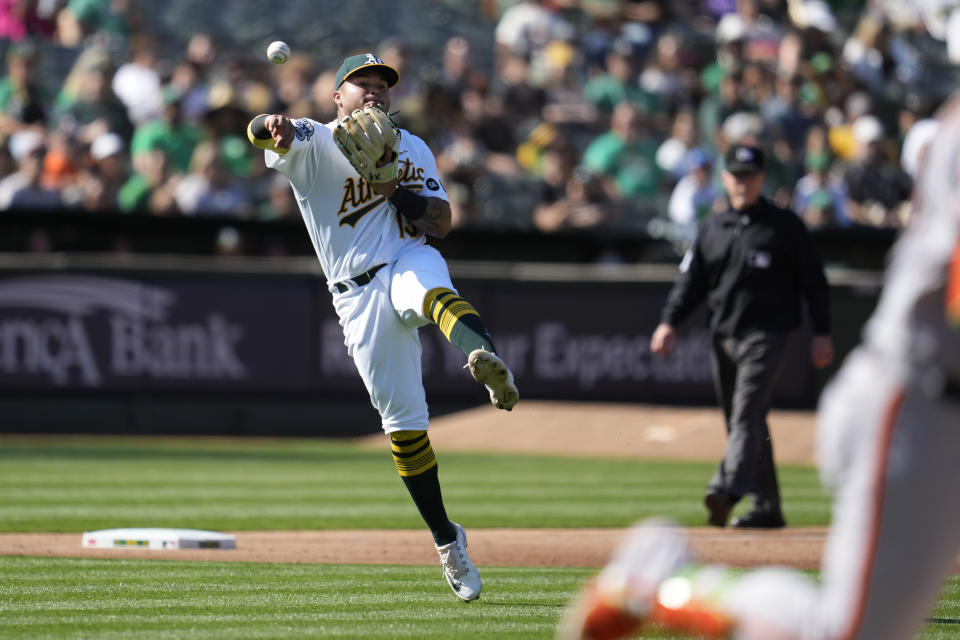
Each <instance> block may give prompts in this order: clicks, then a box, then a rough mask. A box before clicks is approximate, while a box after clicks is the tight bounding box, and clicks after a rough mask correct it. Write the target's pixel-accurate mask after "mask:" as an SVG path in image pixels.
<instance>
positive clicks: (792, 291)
mask: <svg viewBox="0 0 960 640" xmlns="http://www.w3.org/2000/svg"><path fill="white" fill-rule="evenodd" d="M802 297H806V299H807V303H808V305H809V309H810V315H811V316H812V319H813V332H814V334H828V333H829V332H830V314H829V299H828V291H827V279H826V276H825V275H824V273H823V264H822V263H821V262H820V258H819V256H818V255H817V251H816V248H815V247H814V246H813V242H812V241H811V239H810V234H809V233H808V232H807V229H806V227H805V226H804V224H803V222H802V221H801V220H800V218H799V217H798V216H797V215H796V214H795V213H793V212H792V211H789V210H787V209H781V208H780V207H778V206H776V205H774V204H773V203H772V202H770V201H769V200H767V199H766V198H764V197H763V196H761V197H760V199H759V200H757V202H755V203H754V204H753V205H751V206H750V207H747V208H746V209H743V210H741V211H737V210H734V209H728V210H727V211H724V212H722V213H716V214H713V215H711V216H710V217H708V218H707V219H706V220H704V222H703V223H702V224H701V226H700V229H699V231H698V232H697V239H696V241H695V242H694V244H693V247H691V249H690V251H689V253H687V255H686V256H685V257H684V260H683V264H682V265H681V274H680V277H679V278H678V279H677V281H676V283H675V284H674V286H673V289H672V290H671V291H670V295H669V296H668V297H667V303H666V305H665V306H664V309H663V314H662V316H661V321H662V322H664V323H666V324H669V325H671V326H674V327H676V326H677V325H678V324H679V323H681V322H683V321H684V320H685V319H686V318H687V317H688V316H689V315H690V314H691V313H692V312H693V311H694V309H695V308H696V307H697V305H698V304H699V303H700V302H701V301H703V300H706V303H707V308H708V309H709V310H710V328H711V329H712V330H713V332H714V333H715V334H717V335H721V336H732V337H739V336H742V335H744V334H745V333H746V332H748V331H751V330H758V329H759V330H766V331H787V330H790V329H794V328H796V327H798V326H799V325H800V324H801V312H802V311H801V310H802V303H801V298H802Z"/></svg>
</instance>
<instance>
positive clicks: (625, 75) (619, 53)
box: [583, 38, 661, 115]
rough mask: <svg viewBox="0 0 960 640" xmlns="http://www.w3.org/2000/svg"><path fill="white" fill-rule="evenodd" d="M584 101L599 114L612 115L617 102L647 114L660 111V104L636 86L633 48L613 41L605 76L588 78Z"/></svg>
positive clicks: (627, 43)
mask: <svg viewBox="0 0 960 640" xmlns="http://www.w3.org/2000/svg"><path fill="white" fill-rule="evenodd" d="M583 92H584V95H585V96H586V98H587V100H588V101H589V102H590V103H591V104H593V105H594V106H595V107H597V109H599V110H600V112H601V113H603V114H608V115H609V114H611V113H613V110H614V108H615V107H616V106H617V105H618V104H620V103H621V102H630V103H632V104H634V105H636V106H638V107H640V108H641V109H643V110H644V111H646V112H647V113H656V112H657V111H659V110H660V107H661V105H660V101H659V99H658V98H657V97H656V96H655V95H654V94H652V93H649V92H647V91H645V90H644V89H642V88H641V87H640V84H639V69H638V65H637V60H636V56H635V55H634V52H633V45H631V44H630V42H628V41H627V40H625V39H622V38H621V39H617V40H615V41H614V42H613V44H612V45H611V46H610V50H609V51H608V52H607V57H606V73H603V74H600V75H598V76H595V77H594V78H592V79H591V80H590V81H589V82H587V85H586V86H585V87H584V89H583Z"/></svg>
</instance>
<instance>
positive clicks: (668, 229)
mask: <svg viewBox="0 0 960 640" xmlns="http://www.w3.org/2000/svg"><path fill="white" fill-rule="evenodd" d="M278 1H279V2H280V4H282V0H278ZM145 2H146V0H139V1H138V0H0V38H3V39H4V40H5V42H6V45H7V46H6V48H5V61H4V64H5V68H6V72H5V76H4V77H3V78H2V79H0V143H2V144H0V209H11V208H15V209H28V208H37V209H44V210H50V209H58V208H63V209H69V210H76V211H81V212H82V211H121V212H127V213H129V214H131V215H157V216H164V215H177V216H223V217H225V218H228V217H234V218H246V219H262V220H273V219H282V218H291V219H293V218H296V217H297V216H298V215H299V214H298V210H297V207H296V203H295V201H294V199H293V195H292V192H291V190H290V188H289V186H288V185H287V183H286V181H285V180H284V179H283V178H282V177H281V176H279V175H277V174H274V173H272V172H269V171H267V170H265V168H264V166H263V161H262V158H261V157H260V154H259V153H258V152H254V150H253V149H252V148H251V147H250V146H249V145H248V143H247V141H246V139H245V126H246V123H247V121H248V120H249V119H250V118H251V117H252V116H253V115H256V114H258V113H281V112H282V113H285V114H287V115H291V116H293V117H300V116H309V117H312V118H314V119H316V120H320V121H323V122H326V121H328V120H330V119H332V118H333V117H334V113H335V112H334V105H333V102H332V99H331V94H332V92H333V76H334V71H335V69H336V67H337V66H338V65H339V63H340V61H341V59H342V57H343V56H345V55H348V54H352V53H356V52H362V51H368V50H374V51H376V52H377V53H378V55H380V56H381V57H382V58H383V59H384V61H385V62H387V63H388V64H390V65H392V66H394V67H396V68H397V69H399V70H400V72H401V80H400V83H399V84H398V85H397V86H396V87H395V88H394V89H393V91H392V100H393V106H392V108H393V110H394V111H398V112H399V113H398V114H397V116H396V117H397V119H398V120H399V122H400V124H401V125H402V126H404V127H405V128H407V129H409V130H411V131H413V132H414V133H416V134H417V135H419V136H421V137H422V138H424V140H426V142H427V143H428V144H429V145H430V147H431V148H432V149H433V151H434V153H435V155H436V157H437V160H438V164H439V167H440V170H441V173H442V175H443V176H445V186H446V187H447V190H448V192H449V196H450V199H451V203H452V205H453V210H454V216H455V224H456V225H457V226H462V227H473V228H486V229H505V230H508V229H517V228H521V229H538V230H540V231H542V232H545V233H546V232H554V231H558V230H568V229H591V230H606V231H614V232H624V233H626V232H637V233H648V234H652V235H655V236H660V237H667V238H669V239H672V240H675V241H676V242H678V243H683V242H686V241H687V240H689V238H690V237H691V234H692V233H693V230H694V229H695V227H696V224H697V222H698V220H700V219H702V217H703V216H705V215H707V214H708V213H709V212H710V211H712V210H714V209H716V208H717V207H720V206H723V203H724V196H723V191H722V188H721V187H720V186H719V174H720V172H721V171H722V156H723V152H724V150H725V149H726V148H727V147H728V146H729V145H730V144H733V143H737V142H749V143H753V144H757V145H760V146H762V147H763V148H765V149H766V151H767V156H768V158H769V161H768V168H767V181H766V189H767V192H768V195H769V196H770V197H772V198H773V199H774V200H775V201H776V202H778V203H779V204H781V205H790V206H792V207H793V208H794V210H795V211H796V212H797V214H798V215H800V216H801V217H802V218H803V219H804V221H805V222H806V223H807V224H808V225H809V226H810V227H812V228H818V227H825V226H834V227H850V226H857V225H860V226H869V227H885V228H899V227H901V226H902V225H903V224H904V223H905V222H906V219H907V216H908V215H909V214H908V210H909V209H908V207H906V206H905V204H906V202H907V201H908V199H909V193H910V187H911V173H912V171H913V169H914V167H915V165H916V162H917V158H918V155H919V153H920V150H921V149H922V147H923V145H924V143H925V141H926V140H927V139H929V135H931V133H932V129H931V128H930V127H931V124H930V121H929V118H930V116H931V114H932V113H933V112H934V111H935V110H936V108H937V107H938V106H939V105H940V103H941V102H942V101H943V99H944V98H945V97H946V96H947V95H949V93H950V92H951V91H952V89H953V87H954V86H955V81H956V78H957V75H956V74H955V70H954V67H953V65H952V63H951V60H950V53H949V51H948V49H949V47H948V46H945V45H944V43H942V42H939V41H938V40H936V39H935V38H934V37H933V36H931V33H933V34H934V35H937V36H940V37H947V35H948V34H944V33H942V30H941V32H940V33H938V28H936V27H935V26H931V24H930V22H931V20H932V19H933V18H931V15H928V13H927V12H925V11H924V10H923V9H922V8H917V6H916V3H912V2H896V1H892V0H891V1H880V0H704V1H693V0H671V1H670V2H667V1H666V0H634V1H630V0H520V1H513V2H511V1H509V0H499V1H498V0H483V1H479V2H472V1H468V0H461V1H459V2H458V1H455V0H446V1H445V2H443V1H440V0H433V1H430V0H421V1H420V2H418V3H416V4H419V5H421V6H422V10H423V11H424V12H429V11H431V10H432V7H433V6H435V5H444V6H446V7H447V8H450V7H455V8H456V10H457V11H458V12H459V15H461V16H462V18H463V19H464V20H470V21H472V24H474V25H476V24H478V23H479V24H482V25H484V26H486V27H488V28H486V29H481V30H480V32H482V33H487V34H488V36H489V37H488V39H486V40H478V39H477V38H476V37H474V38H472V39H468V38H466V37H464V36H462V35H456V33H457V31H456V25H453V31H452V32H451V33H450V35H445V36H444V38H443V39H436V38H434V39H431V38H430V36H429V35H426V37H424V34H419V35H418V34H411V33H409V32H403V33H383V34H382V36H383V37H382V39H381V40H380V41H377V42H355V43H354V45H355V48H354V49H351V50H347V49H345V50H343V51H342V52H341V56H340V57H336V58H329V59H326V58H325V59H317V58H316V57H315V56H313V55H311V52H310V51H309V50H303V49H302V48H300V47H298V43H297V42H296V41H291V42H290V44H291V45H292V47H293V50H294V55H293V57H292V58H291V60H290V61H289V62H288V63H286V64H285V65H282V66H277V65H271V64H270V63H269V62H267V61H266V59H265V57H264V53H263V49H264V47H265V45H266V41H264V42H259V43H256V46H250V47H245V48H243V50H224V47H223V43H222V42H221V40H219V39H218V38H217V37H216V34H215V33H213V32H197V33H190V34H183V42H182V45H181V44H177V46H176V48H175V51H176V54H175V55H170V54H169V51H170V44H171V43H170V42H169V41H167V40H165V39H164V38H165V37H166V36H165V34H160V33H157V32H155V31H153V30H152V29H151V23H150V21H149V20H147V19H145V16H144V11H143V9H144V7H143V6H142V5H143V3H145ZM161 4H162V3H161ZM322 4H323V3H318V5H317V6H318V9H317V11H318V12H321V13H322V11H321V7H320V5H322ZM937 4H939V5H943V7H946V8H947V9H949V8H950V6H949V5H951V3H949V2H940V3H937ZM943 7H941V13H942V12H943V11H944V10H945V9H943ZM273 15H278V14H277V13H276V12H274V14H273ZM957 15H958V16H960V14H957ZM940 26H942V25H940ZM473 33H476V30H474V31H473ZM415 43H420V44H415ZM424 43H426V44H424ZM948 44H949V43H948ZM53 52H56V53H57V56H58V59H60V60H63V58H64V52H67V53H68V54H69V59H70V64H69V68H68V69H66V73H65V74H64V77H62V78H61V77H58V76H57V75H56V74H49V73H45V72H44V71H43V69H44V62H45V57H46V56H50V55H52V54H53ZM481 52H482V53H484V54H485V55H479V54H480V53H481ZM481 60H484V61H489V62H488V63H485V62H481Z"/></svg>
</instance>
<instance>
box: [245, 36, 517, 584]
mask: <svg viewBox="0 0 960 640" xmlns="http://www.w3.org/2000/svg"><path fill="white" fill-rule="evenodd" d="M398 79H399V74H398V73H397V71H396V70H395V69H393V68H392V67H390V66H388V65H385V64H384V63H383V61H381V60H380V59H379V58H377V57H376V56H374V55H373V54H370V53H368V54H361V55H356V56H350V57H348V58H346V59H345V60H344V61H343V64H342V65H341V66H340V69H339V71H338V72H337V76H336V83H335V84H336V90H335V91H334V93H333V100H334V102H335V103H336V105H337V120H334V121H332V122H328V123H326V124H322V123H319V122H316V121H314V120H311V119H309V118H299V119H290V118H287V117H285V116H281V115H261V116H257V118H255V119H254V120H253V121H252V122H251V123H250V126H249V127H248V131H247V133H248V137H249V138H250V141H251V142H252V143H253V144H254V145H255V146H257V147H259V148H263V149H265V150H266V151H265V154H264V155H265V161H266V164H267V166H268V167H270V168H272V169H275V170H276V171H279V172H280V173H282V174H283V175H285V176H286V177H287V178H288V179H289V180H290V184H291V186H292V187H293V191H294V194H295V195H296V198H297V202H298V204H299V206H300V211H301V213H302V214H303V220H304V223H305V224H306V227H307V231H308V233H309V234H310V239H311V241H312V242H313V246H314V249H315V250H316V253H317V257H318V258H319V259H320V264H321V266H322V267H323V272H324V274H325V275H326V278H327V284H328V287H329V290H330V293H331V295H332V296H333V304H334V307H335V309H336V312H337V315H338V316H339V318H340V324H341V326H342V327H343V333H344V337H345V344H346V346H347V351H348V352H349V354H350V356H351V357H352V358H353V360H354V362H355V363H356V367H357V370H358V371H359V372H360V377H361V378H362V379H363V383H364V385H365V386H366V388H367V391H368V392H369V394H370V399H371V402H372V404H373V406H374V407H375V408H376V409H377V411H379V413H380V416H381V419H382V424H383V430H384V432H386V433H387V434H388V435H389V436H390V439H391V446H392V450H393V455H394V461H395V463H396V466H397V470H398V472H399V474H400V476H401V477H402V479H403V481H404V484H405V485H406V486H407V489H408V490H409V492H410V495H411V496H412V498H413V500H414V502H415V503H416V505H417V508H418V509H419V511H420V513H421V515H422V516H423V518H424V521H425V522H426V523H427V526H428V527H429V528H430V531H431V533H432V534H433V537H434V542H435V544H436V546H437V550H438V551H439V553H440V558H441V564H442V565H443V571H444V575H445V576H446V578H447V581H448V583H449V584H450V586H451V588H452V589H453V590H454V593H455V594H456V595H457V596H458V597H459V598H461V599H462V600H466V601H469V600H474V599H476V598H477V597H479V595H480V589H481V580H480V574H479V572H478V571H477V569H476V567H474V565H473V563H472V562H471V561H470V558H469V556H468V555H467V553H466V546H467V541H466V535H465V533H464V531H463V528H462V527H461V526H460V525H458V524H456V523H454V522H451V521H450V520H449V519H448V518H447V514H446V511H445V508H444V504H443V499H442V496H441V491H440V484H439V480H438V476H437V462H436V458H435V456H434V453H433V449H432V448H431V446H430V440H429V438H428V436H427V429H428V428H429V415H428V412H427V402H426V395H425V392H424V387H423V379H422V372H421V346H420V338H419V334H418V329H419V327H421V326H423V325H426V324H429V323H434V324H436V325H437V326H438V327H439V328H440V330H441V331H442V332H443V334H444V336H446V337H447V339H448V340H450V342H451V343H452V344H454V345H456V346H457V347H459V348H460V349H461V350H463V352H464V354H465V355H466V356H467V362H468V365H467V366H469V369H470V372H471V373H472V374H473V376H474V378H476V379H477V380H478V381H479V382H481V383H483V384H485V385H486V386H487V388H488V390H489V393H490V399H491V402H492V403H493V404H494V406H496V407H497V408H499V409H505V410H508V411H509V410H510V409H512V408H513V407H514V405H515V404H516V403H517V400H518V397H519V396H518V393H517V388H516V386H515V384H514V382H513V375H512V373H511V372H510V370H509V369H508V368H507V367H506V365H505V364H504V363H503V362H502V361H501V360H500V358H499V357H498V356H497V355H496V351H495V349H494V346H493V343H492V341H491V339H490V336H489V334H488V332H487V330H486V328H485V327H484V324H483V322H482V321H481V320H480V316H479V314H478V313H477V312H476V310H474V308H473V307H472V306H471V305H470V304H469V303H468V302H467V301H466V300H464V299H463V298H461V297H460V296H459V295H458V293H457V290H456V289H455V288H454V287H453V284H452V283H451V280H450V275H449V273H448V270H447V265H446V263H445V261H444V259H443V257H442V256H441V255H440V253H439V252H438V251H437V250H436V249H434V248H433V247H430V246H429V245H427V244H426V243H425V238H424V236H425V235H432V236H436V237H443V236H445V235H446V234H447V232H448V231H449V230H450V226H451V217H450V205H449V203H448V201H447V194H446V192H445V191H444V188H443V184H442V183H441V181H440V176H439V174H438V173H437V166H436V161H435V160H434V157H433V154H432V153H431V152H430V149H429V148H428V147H427V145H426V144H425V143H424V142H423V140H421V139H420V138H418V137H417V136H415V135H413V134H411V133H410V132H408V131H401V132H400V133H399V145H398V148H396V149H391V148H390V147H389V146H388V148H387V149H386V151H385V153H384V156H383V161H386V160H388V159H389V158H390V157H391V156H392V158H393V159H394V161H395V162H397V164H398V168H397V169H396V172H397V173H396V177H395V178H393V179H391V180H389V181H387V182H383V183H375V184H371V183H369V182H368V181H367V180H365V179H363V178H361V176H360V175H359V174H358V173H357V170H356V169H355V168H354V166H353V165H351V162H350V161H348V160H347V157H346V156H345V155H344V154H345V153H346V151H344V152H341V149H340V148H338V144H336V143H335V136H334V133H333V132H334V130H335V129H336V128H337V127H338V123H344V122H347V121H349V120H350V118H351V117H352V116H351V114H353V115H354V116H356V115H357V113H358V110H362V109H364V108H366V107H376V108H379V109H382V111H383V112H386V111H388V110H389V107H390V87H392V86H393V85H395V84H396V83H397V81H398ZM378 115H381V116H382V117H384V118H386V116H385V115H384V114H382V113H381V114H378ZM393 153H395V154H396V155H392V154H393ZM380 164H382V163H380V162H378V166H380Z"/></svg>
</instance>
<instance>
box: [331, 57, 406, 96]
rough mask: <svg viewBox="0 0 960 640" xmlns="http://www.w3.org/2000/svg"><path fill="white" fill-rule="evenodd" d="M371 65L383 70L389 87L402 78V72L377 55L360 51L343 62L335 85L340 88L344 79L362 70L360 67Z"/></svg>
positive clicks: (369, 66) (366, 67)
mask: <svg viewBox="0 0 960 640" xmlns="http://www.w3.org/2000/svg"><path fill="white" fill-rule="evenodd" d="M371 67H376V68H378V69H380V70H381V71H383V75H384V77H385V78H386V79H387V86H388V87H392V86H393V85H395V84H397V82H398V81H399V80H400V74H399V73H398V72H397V70H396V69H394V68H393V67H391V66H390V65H388V64H384V63H383V60H381V59H380V58H378V57H377V56H375V55H373V54H372V53H359V54H357V55H355V56H350V57H349V58H347V59H345V60H344V61H343V64H341V65H340V68H339V69H337V78H336V80H335V81H334V85H333V86H334V87H336V88H337V89H339V88H340V85H342V84H343V81H344V80H346V79H347V78H349V77H350V76H351V75H353V74H354V73H356V72H357V71H360V69H369V68H371Z"/></svg>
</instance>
